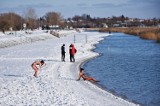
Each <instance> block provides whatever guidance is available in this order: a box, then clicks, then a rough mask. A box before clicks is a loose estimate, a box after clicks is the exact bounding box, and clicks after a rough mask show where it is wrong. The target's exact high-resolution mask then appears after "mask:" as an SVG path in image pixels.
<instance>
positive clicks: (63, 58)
mask: <svg viewBox="0 0 160 106" xmlns="http://www.w3.org/2000/svg"><path fill="white" fill-rule="evenodd" d="M63 61H65V53H64V54H63Z"/></svg>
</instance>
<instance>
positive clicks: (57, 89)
mask: <svg viewBox="0 0 160 106" xmlns="http://www.w3.org/2000/svg"><path fill="white" fill-rule="evenodd" d="M84 33H85V32H84ZM85 34H88V42H87V43H84V42H85V40H84V38H85V35H81V36H78V35H77V36H76V38H77V39H78V40H77V41H78V42H76V43H75V47H76V48H77V50H78V52H77V54H76V56H75V58H76V62H75V63H71V62H70V61H69V53H68V52H67V54H66V62H62V61H61V60H60V57H61V53H60V50H58V49H59V48H60V45H61V44H63V43H64V42H67V43H66V50H69V45H70V44H71V43H72V42H73V35H72V36H71V35H70V36H67V37H63V38H60V39H49V40H46V41H39V42H35V43H29V44H24V45H19V46H15V47H11V48H6V49H0V50H1V51H3V52H1V58H2V59H1V60H0V63H1V64H2V67H1V70H2V71H0V75H1V78H0V82H1V86H0V89H1V97H0V98H1V99H0V104H1V105H14V104H17V105H54V106H77V105H78V106H84V105H85V106H99V105H101V106H111V105H112V106H138V105H136V104H134V103H131V102H128V101H126V100H124V99H122V98H120V97H117V96H114V95H113V94H111V93H109V92H106V91H105V90H103V89H101V88H100V87H98V86H96V85H94V84H92V83H90V82H88V81H83V80H81V81H76V79H77V78H78V73H79V67H80V65H81V64H83V63H84V61H87V60H88V59H91V57H93V58H95V56H98V53H95V52H92V51H91V49H93V48H95V46H94V45H95V44H97V43H99V41H101V40H102V37H104V36H106V34H100V33H97V32H96V33H85ZM82 38H83V39H82ZM37 45H38V49H37ZM53 45H54V46H53ZM28 48H29V50H28ZM13 50H14V52H12V53H11V51H13ZM57 50H58V52H57ZM3 58H9V59H3ZM17 59H18V61H17ZM35 59H44V61H46V63H47V65H46V66H45V67H44V68H42V70H41V71H39V74H38V78H35V77H33V73H34V71H33V69H31V67H30V64H31V63H32V62H33V61H34V60H35ZM19 64H21V66H19V67H15V66H16V65H19ZM22 70H23V71H22ZM4 82H5V83H4ZM6 92H7V94H6ZM17 97H19V98H20V99H19V98H17Z"/></svg>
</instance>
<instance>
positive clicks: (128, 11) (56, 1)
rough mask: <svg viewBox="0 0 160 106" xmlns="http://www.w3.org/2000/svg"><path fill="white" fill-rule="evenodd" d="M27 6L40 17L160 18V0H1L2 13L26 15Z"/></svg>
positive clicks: (0, 9) (0, 10) (0, 8)
mask: <svg viewBox="0 0 160 106" xmlns="http://www.w3.org/2000/svg"><path fill="white" fill-rule="evenodd" d="M27 8H33V9H34V10H35V11H36V14H37V16H38V17H41V16H43V15H45V14H46V13H47V12H59V13H61V15H62V16H63V17H64V18H68V17H73V16H75V15H82V14H89V15H90V16H91V17H101V18H106V17H112V16H121V15H122V14H123V15H124V16H127V17H130V18H141V19H149V18H154V17H156V18H160V12H159V10H160V0H0V13H6V12H15V13H17V14H20V15H24V11H26V10H27Z"/></svg>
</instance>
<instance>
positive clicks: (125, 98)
mask: <svg viewBox="0 0 160 106" xmlns="http://www.w3.org/2000/svg"><path fill="white" fill-rule="evenodd" d="M102 38H104V37H102ZM103 40H104V39H102V40H100V41H98V43H95V44H93V46H92V47H93V48H91V49H90V50H89V51H90V52H93V53H98V52H95V51H94V49H96V45H97V44H99V43H100V42H101V41H103ZM102 55H103V54H101V53H98V54H97V55H96V56H93V57H90V58H88V59H85V60H84V61H82V62H81V63H80V65H79V68H80V67H83V66H84V64H86V63H87V62H89V61H90V60H92V59H95V58H98V57H100V56H102ZM86 74H89V73H87V71H86ZM90 83H92V82H90ZM92 84H93V85H96V86H97V87H99V88H100V89H102V90H104V91H106V92H108V93H111V94H112V95H114V96H116V97H119V98H121V99H124V100H126V101H128V102H130V103H134V104H135V105H140V106H141V104H140V103H138V102H136V101H132V100H130V99H128V97H127V96H126V97H123V96H121V95H118V94H117V93H116V91H111V90H109V89H108V88H107V87H105V86H103V85H102V84H99V83H95V84H94V83H92Z"/></svg>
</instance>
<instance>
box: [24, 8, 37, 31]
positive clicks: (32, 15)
mask: <svg viewBox="0 0 160 106" xmlns="http://www.w3.org/2000/svg"><path fill="white" fill-rule="evenodd" d="M24 15H25V19H26V21H27V27H28V28H31V29H34V28H36V27H37V20H36V19H37V15H36V12H35V10H34V9H33V8H28V9H27V10H26V12H24Z"/></svg>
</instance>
